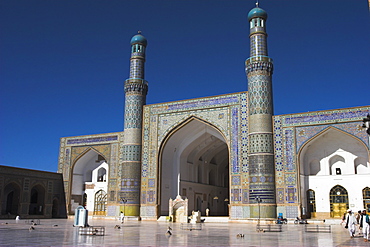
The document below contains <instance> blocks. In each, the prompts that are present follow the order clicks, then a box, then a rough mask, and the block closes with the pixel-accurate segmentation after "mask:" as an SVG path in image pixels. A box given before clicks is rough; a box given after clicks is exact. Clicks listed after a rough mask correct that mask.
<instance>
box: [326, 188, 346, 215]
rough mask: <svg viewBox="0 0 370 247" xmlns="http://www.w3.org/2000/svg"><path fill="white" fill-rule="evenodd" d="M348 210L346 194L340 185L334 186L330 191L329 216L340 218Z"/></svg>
mask: <svg viewBox="0 0 370 247" xmlns="http://www.w3.org/2000/svg"><path fill="white" fill-rule="evenodd" d="M347 209H348V193H347V190H346V189H345V188H343V187H342V186H340V185H336V186H334V187H333V188H332V189H331V190H330V216H331V217H334V218H341V217H342V216H343V214H345V213H346V212H347Z"/></svg>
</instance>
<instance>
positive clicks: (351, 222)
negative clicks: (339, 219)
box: [345, 209, 357, 238]
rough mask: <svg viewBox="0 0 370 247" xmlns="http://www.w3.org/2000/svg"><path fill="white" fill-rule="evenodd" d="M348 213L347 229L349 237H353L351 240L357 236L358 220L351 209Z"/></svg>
mask: <svg viewBox="0 0 370 247" xmlns="http://www.w3.org/2000/svg"><path fill="white" fill-rule="evenodd" d="M347 212H348V214H347V217H346V226H345V228H347V229H348V231H349V235H350V236H351V238H353V237H354V236H355V233H356V224H357V220H356V218H355V215H354V214H353V213H352V210H351V209H348V211H347Z"/></svg>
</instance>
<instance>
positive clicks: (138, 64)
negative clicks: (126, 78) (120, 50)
mask: <svg viewBox="0 0 370 247" xmlns="http://www.w3.org/2000/svg"><path fill="white" fill-rule="evenodd" d="M144 63H145V61H144V60H142V59H131V61H130V78H144Z"/></svg>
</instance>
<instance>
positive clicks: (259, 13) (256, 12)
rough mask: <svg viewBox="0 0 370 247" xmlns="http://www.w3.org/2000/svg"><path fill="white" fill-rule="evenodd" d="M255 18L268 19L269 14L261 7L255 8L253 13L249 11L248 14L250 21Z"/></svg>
mask: <svg viewBox="0 0 370 247" xmlns="http://www.w3.org/2000/svg"><path fill="white" fill-rule="evenodd" d="M255 17H261V18H263V19H265V20H266V19H267V12H266V11H264V10H263V9H261V8H260V7H258V5H257V7H255V8H253V9H252V10H251V11H249V13H248V21H250V20H251V19H252V18H255Z"/></svg>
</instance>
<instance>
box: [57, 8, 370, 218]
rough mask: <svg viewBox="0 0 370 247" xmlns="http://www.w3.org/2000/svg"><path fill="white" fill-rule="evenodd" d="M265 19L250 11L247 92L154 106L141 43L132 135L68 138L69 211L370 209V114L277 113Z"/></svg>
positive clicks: (333, 214)
mask: <svg viewBox="0 0 370 247" xmlns="http://www.w3.org/2000/svg"><path fill="white" fill-rule="evenodd" d="M266 21H267V13H266V12H265V11H264V10H263V9H261V8H259V7H258V6H257V7H255V8H253V9H252V10H251V11H250V12H249V14H248V22H249V27H250V57H249V58H248V59H247V60H246V62H245V70H246V76H247V79H248V91H246V92H239V93H232V94H225V95H217V96H211V97H204V98H196V99H189V100H182V101H176V102H167V103H159V104H151V105H147V104H146V95H147V92H148V85H149V84H148V82H147V81H146V80H145V76H144V65H145V55H146V47H147V40H146V38H145V37H144V36H143V35H141V34H137V35H135V36H134V37H133V38H132V39H131V57H130V75H129V78H128V79H127V80H126V81H125V82H124V92H125V110H124V111H125V113H124V131H122V132H115V133H105V134H96V135H89V136H74V137H63V138H61V139H60V151H59V162H58V172H59V173H62V174H63V180H64V181H63V182H64V191H65V194H66V206H67V211H68V213H69V214H73V213H74V210H75V208H77V206H79V205H82V206H85V207H86V208H87V209H88V210H89V213H90V214H92V215H101V216H107V217H115V216H118V215H119V214H120V212H123V213H124V214H125V215H126V216H133V217H138V218H141V219H143V220H157V219H158V218H159V217H160V216H168V215H170V214H172V213H173V211H172V210H173V208H171V207H170V206H169V205H170V200H171V199H172V200H186V201H187V211H188V212H185V214H188V215H189V214H190V212H191V211H200V212H201V213H202V214H204V213H205V211H206V209H208V210H209V212H210V215H213V216H228V217H229V219H230V220H242V219H249V218H259V217H261V218H276V217H277V216H278V215H280V214H282V215H283V217H287V218H295V217H298V216H299V217H307V218H319V219H321V218H339V217H341V216H342V215H343V213H344V212H345V211H346V210H347V209H348V208H352V209H355V210H360V209H362V208H366V209H367V210H368V211H370V183H369V181H370V159H369V155H370V152H369V145H370V144H369V136H368V135H367V133H366V131H365V130H364V129H363V128H362V119H363V118H364V117H365V116H366V115H367V114H369V112H370V106H362V107H353V108H345V109H336V110H327V111H316V112H306V113H298V114H287V115H274V114H273V103H272V98H273V97H272V77H273V60H272V58H270V57H269V56H268V51H267V32H266ZM176 198H177V199H176ZM176 209H177V208H176Z"/></svg>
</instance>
